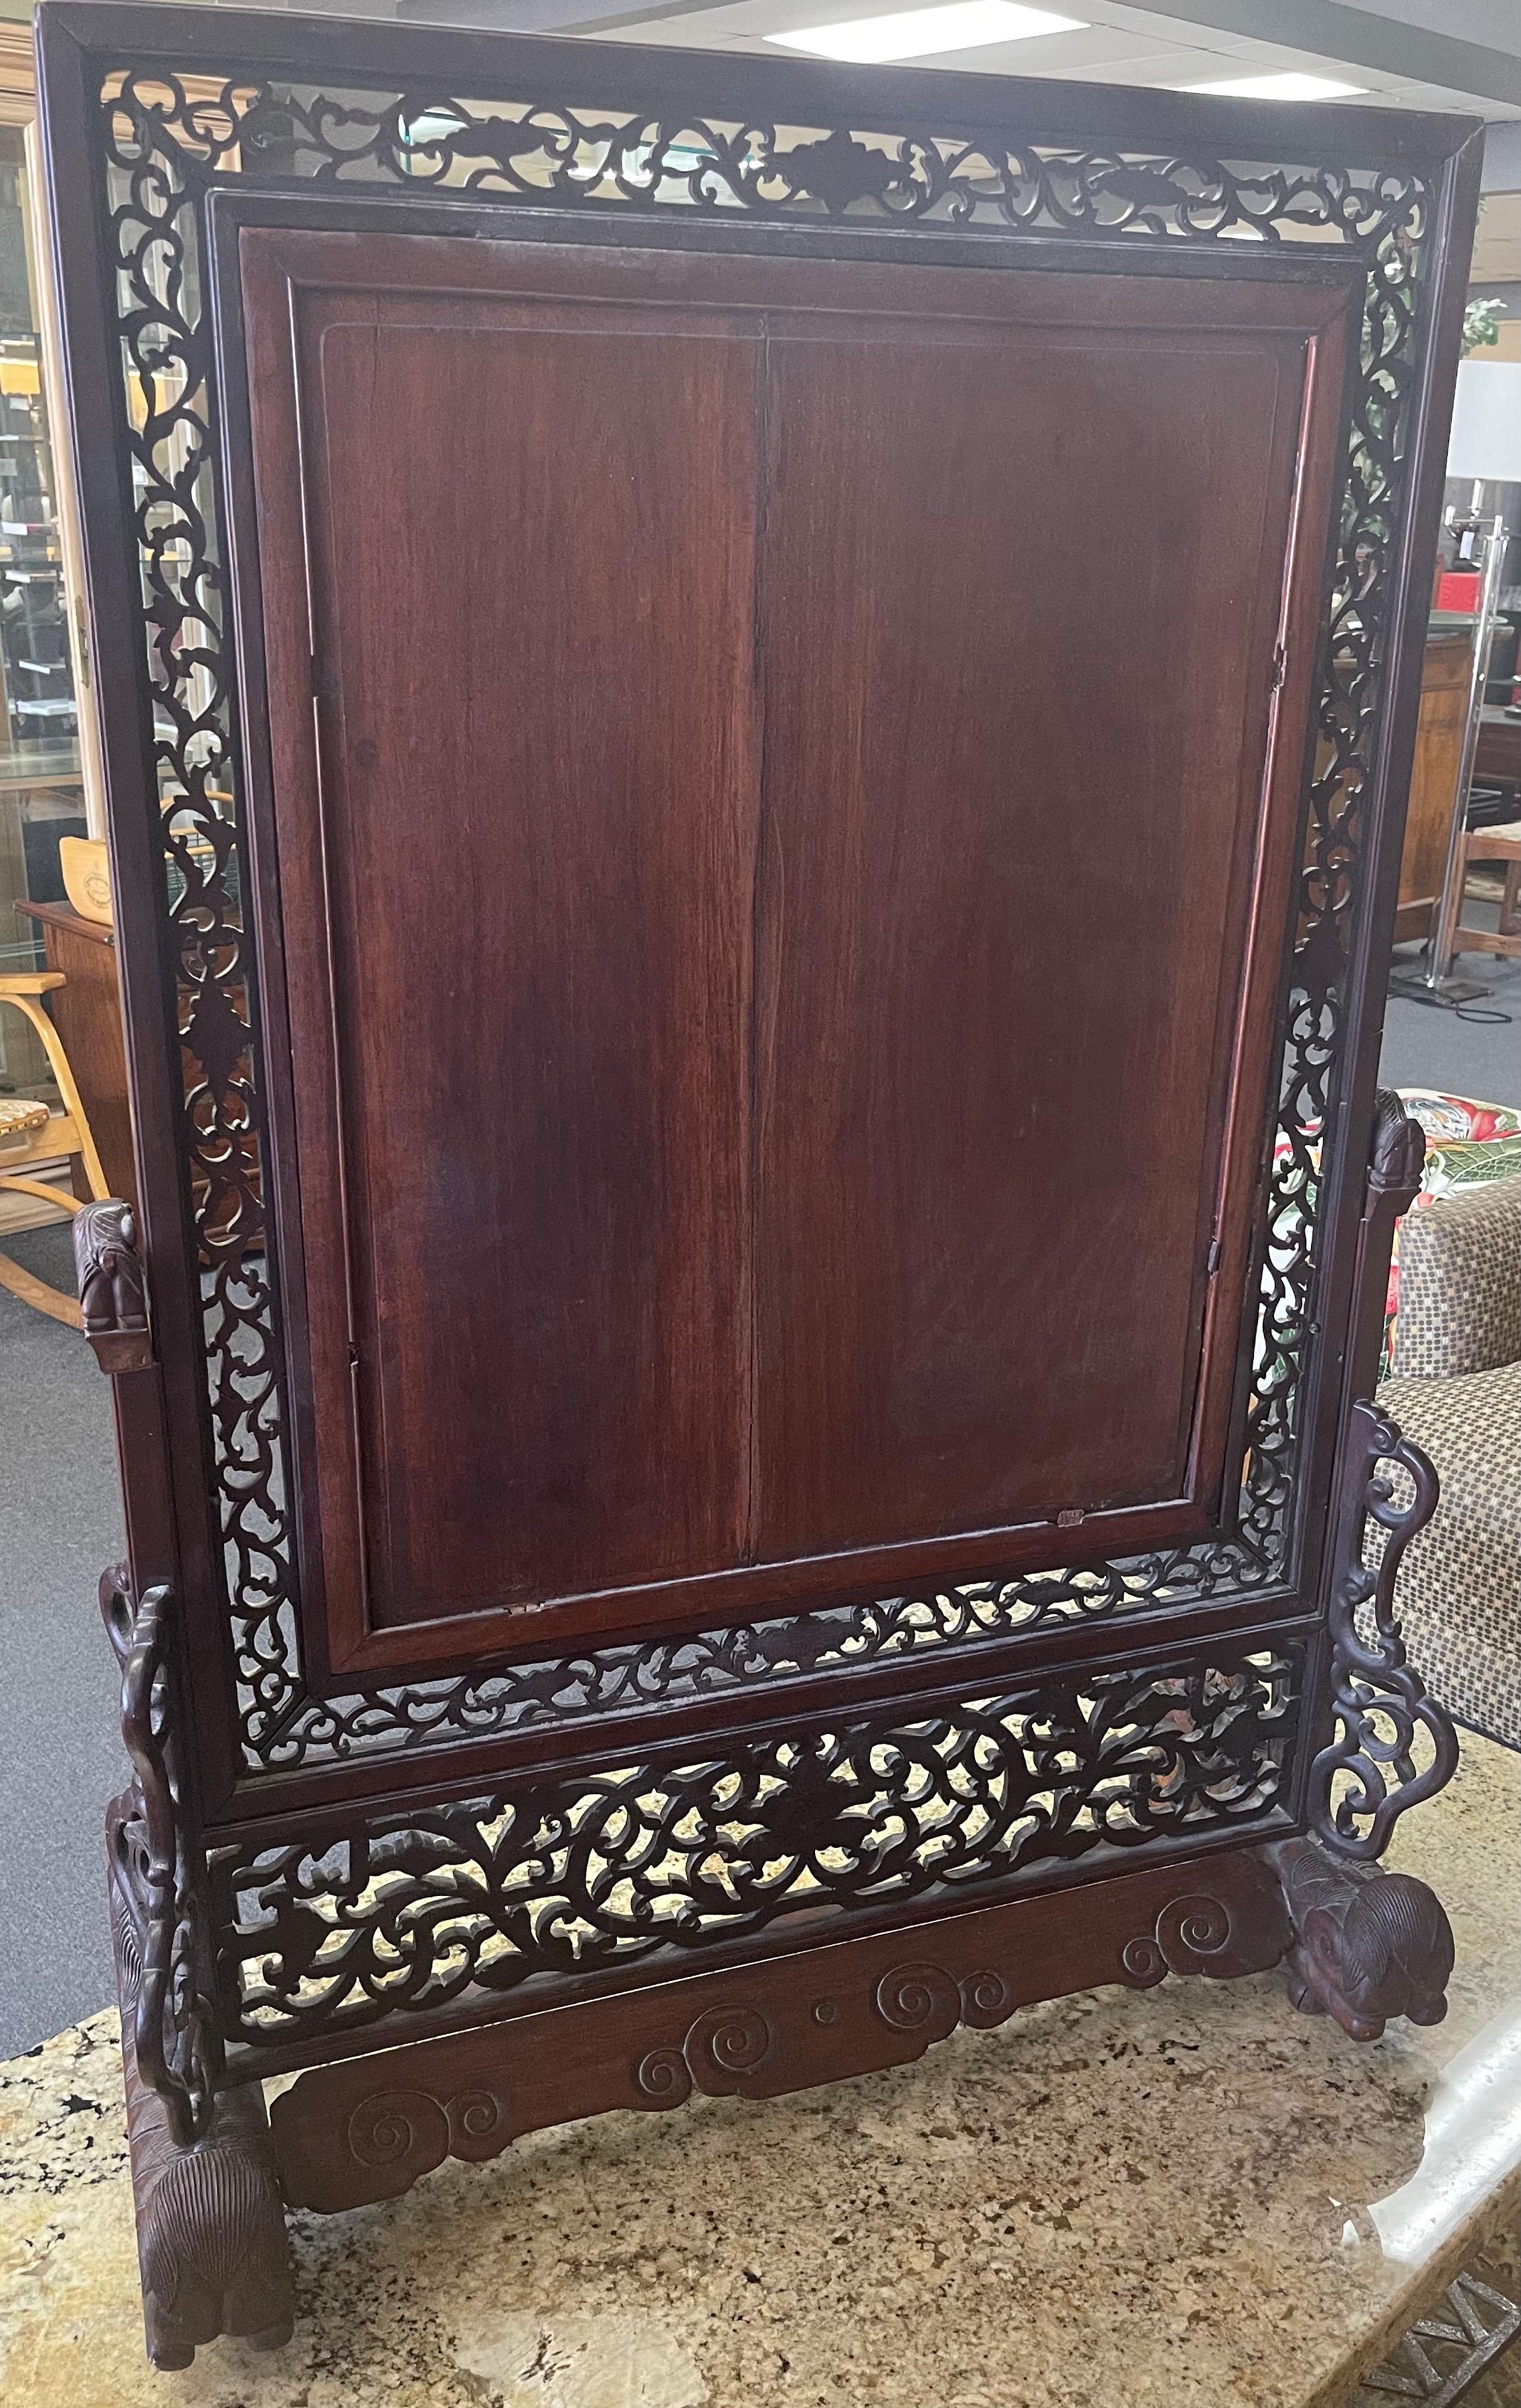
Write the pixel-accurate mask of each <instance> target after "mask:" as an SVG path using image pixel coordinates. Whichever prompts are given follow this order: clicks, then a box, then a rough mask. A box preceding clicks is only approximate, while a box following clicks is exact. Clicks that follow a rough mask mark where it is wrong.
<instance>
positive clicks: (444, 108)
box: [98, 61, 1433, 1772]
mask: <svg viewBox="0 0 1521 2408" xmlns="http://www.w3.org/2000/svg"><path fill="white" fill-rule="evenodd" d="M715 72H716V70H715ZM99 98H100V114H99V120H98V125H99V141H100V150H99V162H100V171H101V178H102V183H101V190H100V207H101V210H102V214H103V222H104V223H105V224H106V226H107V227H108V239H109V246H110V255H111V257H112V259H113V261H114V263H115V274H116V295H117V308H118V315H119V326H120V338H121V355H122V422H121V430H122V443H123V446H124V447H125V451H126V452H127V454H128V456H129V457H130V461H131V467H132V475H133V480H134V489H135V496H136V534H137V541H138V547H139V554H140V560H141V571H142V593H143V611H144V622H145V637H146V642H145V648H144V676H145V679H146V681H147V686H148V689H149V698H150V699H151V711H152V726H153V738H152V744H153V760H154V770H155V775H156V781H157V791H158V795H159V800H160V810H161V814H162V825H163V840H164V849H165V910H166V912H167V914H168V918H169V922H170V924H171V927H172V934H173V950H174V959H175V962H176V967H177V977H178V994H179V1031H180V1038H181V1042H182V1049H183V1059H184V1077H185V1111H184V1144H185V1157H186V1167H187V1176H188V1177H189V1179H190V1181H191V1183H192V1193H193V1196H194V1217H195V1224H196V1228H197V1233H198V1240H199V1245H200V1252H201V1260H202V1264H203V1266H204V1269H203V1287H204V1340H205V1352H206V1363H207V1375H208V1391H207V1393H208V1414H209V1422H210V1432H211V1441H212V1455H213V1458H214V1462H215V1467H216V1469H215V1485H216V1492H217V1505H218V1510H219V1512H220V1514H221V1518H222V1542H223V1549H224V1570H225V1581H226V1603H227V1611H228V1615H229V1622H230V1628H231V1633H232V1651H233V1656H234V1660H235V1667H236V1679H237V1688H238V1694H239V1703H240V1713H241V1724H242V1738H243V1752H244V1760H245V1763H246V1765H247V1767H248V1769H249V1770H251V1771H253V1772H258V1771H262V1770H289V1769H292V1768H294V1767H297V1766H300V1765H303V1764H308V1763H314V1762H321V1761H324V1760H325V1761H332V1760H334V1759H337V1758H344V1757H352V1756H356V1755H360V1754H364V1753H370V1752H378V1751H379V1752H383V1751H397V1750H408V1749H416V1748H419V1747H423V1746H425V1745H427V1744H428V1743H430V1742H439V1741H446V1740H452V1739H457V1738H459V1737H461V1736H468V1735H481V1734H486V1733H500V1732H503V1731H507V1730H509V1729H516V1728H521V1727H524V1726H525V1725H530V1724H532V1723H534V1722H535V1721H538V1720H542V1719H547V1718H550V1717H553V1718H555V1719H563V1718H565V1717H566V1716H567V1715H591V1714H595V1713H603V1712H607V1711H610V1710H615V1709H619V1708H624V1707H627V1706H630V1705H638V1704H647V1703H652V1702H654V1701H657V1700H663V1699H674V1698H691V1697H694V1696H697V1695H702V1694H711V1693H717V1692H721V1691H724V1690H725V1689H728V1688H732V1687H736V1686H739V1685H740V1684H753V1683H755V1682H760V1681H766V1680H768V1679H771V1678H773V1677H776V1676H779V1675H781V1676H785V1675H787V1674H790V1673H793V1672H796V1671H797V1670H811V1669H813V1668H815V1667H817V1666H820V1665H824V1664H828V1663H832V1662H836V1661H841V1660H849V1659H854V1660H860V1659H862V1658H874V1657H882V1656H893V1655H895V1654H898V1653H903V1652H907V1651H910V1650H920V1649H924V1648H927V1647H939V1646H948V1645H959V1644H962V1643H970V1642H975V1641H977V1640H979V1639H980V1638H983V1637H985V1636H991V1635H1007V1634H1008V1633H1010V1632H1012V1631H1018V1630H1020V1629H1024V1628H1031V1627H1037V1626H1039V1625H1041V1624H1048V1623H1052V1622H1055V1621H1058V1620H1062V1619H1073V1618H1078V1617H1101V1616H1107V1615H1112V1614H1116V1613H1121V1612H1123V1611H1125V1610H1126V1609H1130V1608H1133V1607H1136V1606H1138V1605H1144V1604H1149V1603H1153V1602H1156V1603H1161V1602H1169V1603H1184V1604H1187V1603H1190V1602H1198V1601H1202V1600H1205V1599H1209V1598H1218V1597H1221V1596H1227V1595H1228V1596H1236V1595H1242V1596H1244V1595H1250V1594H1253V1593H1258V1592H1260V1591H1262V1590H1263V1589H1264V1588H1267V1587H1270V1586H1271V1585H1272V1584H1274V1583H1275V1582H1279V1581H1282V1580H1283V1579H1284V1577H1285V1573H1286V1570H1287V1568H1288V1564H1289V1555H1290V1550H1291V1546H1292V1541H1293V1525H1294V1504H1295V1496H1296V1454H1297V1441H1298V1430H1299V1412H1300V1400H1301V1395H1302V1390H1303V1384H1304V1377H1305V1372H1306V1348H1307V1343H1308V1331H1309V1329H1310V1326H1311V1323H1312V1319H1313V1283H1314V1279H1315V1275H1316V1268H1317V1261H1318V1240H1319V1216H1318V1211H1317V1193H1316V1160H1315V1150H1316V1146H1317V1141H1318V1137H1319V1132H1320V1131H1321V1129H1322V1128H1323V1127H1324V1126H1326V1125H1328V1123H1329V1119H1330V1115H1331V1113H1332V1111H1334V1107H1335V1102H1336V1097H1337V1092H1338V1080H1339V1076H1340V1067H1341V1058H1342V1038H1343V1030H1344V998H1345V987H1346V977H1347V969H1348V964H1349V961H1350V958H1351V947H1352V941H1353V935H1354V928H1355V923H1356V915H1357V912H1358V910H1359V907H1360V900H1361V876H1360V871H1361V863H1362V853H1363V840H1364V828H1363V811H1364V800H1365V796H1366V795H1367V793H1368V791H1369V789H1370V783H1371V781H1372V779H1373V776H1374V774H1375V770H1376V766H1377V753H1378V750H1379V746H1380V744H1381V741H1382V728H1383V710H1384V699H1385V669H1386V666H1387V639H1388V624H1387V622H1388V609H1389V594H1390V578H1389V566H1390V562H1391V558H1392V556H1393V554H1394V553H1395V552H1397V550H1398V533H1399V527H1400V525H1401V523H1402V521H1403V517H1404V513H1405V510H1406V508H1407V504H1408V495H1407V491H1406V487H1407V482H1408V480H1407V477H1406V471H1405V454H1406V444H1407V434H1408V424H1407V422H1408V418H1409V402H1410V396H1411V394H1412V392H1413V386H1414V383H1415V380H1416V378H1417V376H1418V373H1419V370H1420V366H1421V361H1422V355H1423V346H1424V344H1425V342H1426V340H1427V335H1426V332H1425V318H1426V313H1425V312H1424V311H1423V310H1422V309H1421V308H1419V306H1418V302H1419V296H1420V293H1421V289H1422V278H1423V272H1424V261H1425V256H1426V243H1427V237H1428V232H1429V226H1430V219H1431V211H1432V202H1433V188H1432V186H1431V184H1430V182H1429V180H1428V179H1427V178H1426V177H1424V176H1423V175H1422V174H1421V173H1420V172H1418V171H1417V170H1416V169H1414V168H1413V167H1411V166H1410V165H1407V164H1404V163H1400V164H1398V165H1389V166H1387V167H1378V166H1347V167H1331V166H1326V165H1318V166H1306V167H1295V166H1286V165H1273V164H1254V163H1250V162H1247V163H1241V162H1225V161H1221V160H1218V159H1213V158H1210V157H1207V156H1198V157H1184V156H1174V155H1166V156H1163V155H1152V154H1148V153H1141V152H1131V151H1127V150H1079V149H1075V148H1070V147H1068V148H1063V147H1059V146H1054V145H1050V144H1042V143H1040V142H1033V141H1032V142H1025V143H1021V142H1018V141H1014V140H1012V139H1010V138H1009V137H1008V136H1004V135H1000V136H996V137H994V136H986V135H979V136H975V137H974V136H969V135H967V134H965V133H962V134H955V133H937V132H935V131H933V130H928V129H926V130H925V131H923V132H911V133H904V132H902V131H897V132H891V133H885V132H875V131H873V130H871V129H870V128H861V127H855V126H843V125H817V126H796V127H788V126H784V125H782V126H778V125H768V124H757V123H749V122H745V123H741V122H734V121H732V120H725V119H723V118H721V117H718V116H711V117H709V116H704V117H700V118H695V119H691V120H687V121H682V122H677V121H675V120H672V119H667V118H665V117H661V116H656V115H650V114H647V113H639V112H619V111H616V110H611V111H609V110H594V109H588V108H581V107H579V106H576V107H572V106H567V105H562V104H561V103H559V102H556V101H552V100H548V101H544V100H539V101H530V100H527V99H524V98H522V97H515V98H514V97H508V98H503V97H499V96H496V97H493V96H484V97H482V96H470V97H457V96H450V95H445V94H443V93H437V92H433V91H421V90H420V91H414V92H410V93H396V92H388V93H380V92H342V93H324V92H320V91H313V90H312V89H311V88H310V87H309V86H299V87H298V86H296V85H294V84H293V83H291V82H288V81H283V80H280V79H265V80H258V79H238V78H237V77H235V76H229V77H226V78H224V79H221V80H220V81H219V79H217V78H216V77H214V76H212V77H208V76H207V74H206V72H205V69H204V62H203V63H201V65H199V67H198V69H197V72H196V74H195V77H194V82H192V80H191V79H190V78H189V76H188V75H187V76H186V77H184V78H180V77H177V76H176V75H173V74H170V73H167V72H165V71H164V70H162V69H161V68H158V67H154V68H152V69H137V68H135V67H134V66H133V65H132V64H131V62H130V61H122V62H121V63H120V64H119V65H117V66H115V67H114V68H113V69H112V70H111V71H109V72H108V73H106V74H104V75H103V77H102V79H101V83H100V91H99ZM310 179H315V180H316V181H319V182H322V183H324V184H329V185H343V186H347V187H353V188H355V189H357V190H359V191H361V192H364V191H367V192H370V193H373V192H375V191H376V190H377V189H379V188H383V187H389V188H391V189H393V190H402V189H405V190H407V191H409V192H416V193H437V194H440V195H442V196H443V197H446V198H447V197H461V196H464V195H472V196H474V197H475V198H476V200H477V201H478V202H481V201H490V202H494V203H495V202H499V203H503V204H510V205H514V206H517V207H520V208H533V207H535V206H546V205H549V206H552V207H554V208H562V209H563V208H566V207H567V206H571V205H574V206H577V207H584V208H587V209H591V210H603V211H614V212H616V211H619V210H623V211H625V212H626V211H627V210H628V209H629V208H638V209H639V211H641V212H643V213H645V214H647V215H649V216H652V217H658V216H659V215H660V214H661V213H665V212H668V211H671V210H683V211H686V212H694V211H696V212H698V213H703V214H706V215H708V216H710V217H713V218H722V217H723V216H725V214H728V215H729V216H730V217H733V216H734V215H737V214H742V215H746V216H749V217H751V218H769V219H779V220H791V221H795V222H799V223H804V224H807V223H813V224H816V225H819V226H821V227H823V226H826V225H827V224H829V223H830V222H841V221H844V222H853V223H854V222H857V221H859V222H866V223H870V222H875V223H877V224H882V222H897V223H902V224H905V225H907V224H911V225H913V226H914V227H916V228H919V229H921V230H923V231H924V232H925V233H926V236H929V235H932V234H933V233H934V231H935V230H937V229H939V230H941V231H944V232H948V233H957V234H967V233H970V234H976V235H980V236H986V238H987V239H988V240H989V241H990V242H999V241H1001V242H1003V243H1006V244H1007V243H1008V242H1011V241H1016V242H1017V241H1020V240H1023V239H1025V238H1028V237H1040V238H1041V239H1042V240H1045V241H1049V240H1051V239H1053V238H1057V239H1079V238H1081V239H1085V240H1090V241H1091V240H1093V239H1094V238H1102V239H1105V240H1109V241H1113V242H1125V241H1149V242H1152V243H1169V244H1170V243H1175V244H1188V245H1194V246H1198V245H1203V246H1212V245H1215V246H1218V245H1227V246H1230V247H1231V250H1232V251H1233V252H1234V253H1235V254H1236V255H1238V256H1239V247H1240V246H1241V245H1242V244H1246V245H1255V246H1257V247H1258V248H1261V247H1263V246H1272V247H1278V248H1282V247H1284V246H1285V245H1290V244H1294V243H1298V242H1307V243H1315V244H1321V245H1330V246H1335V247H1336V248H1337V249H1338V250H1339V251H1340V252H1341V253H1342V255H1343V256H1346V255H1350V256H1352V257H1355V258H1356V260H1357V261H1358V263H1359V264H1360V265H1363V266H1364V267H1365V269H1366V271H1367V277H1368V284H1367V305H1366V313H1365V322H1364V330H1363V340H1362V350H1361V360H1360V371H1359V375H1358V378H1357V383H1356V395H1355V401H1354V408H1353V417H1352V430H1351V440H1350V445H1349V450H1348V454H1347V463H1346V474H1345V482H1344V488H1343V493H1342V506H1341V549H1340V565H1339V568H1338V571H1337V575H1336V580H1335V588H1334V596H1333V600H1332V603H1331V608H1330V611H1329V616H1328V619H1327V625H1326V627H1325V630H1324V633H1323V638H1322V645H1321V652H1320V661H1319V667H1318V671H1317V678H1318V685H1317V698H1316V713H1317V727H1318V734H1319V739H1320V742H1319V755H1318V757H1319V761H1320V765H1321V766H1320V767H1318V769H1317V772H1316V774H1315V777H1314V780H1313V791H1312V795H1311V797H1310V815H1311V841H1310V848H1309V853H1308V862H1309V866H1308V867H1307V869H1306V872H1305V876H1304V882H1303V892H1302V903H1301V910H1300V916H1299V929H1298V935H1297V949H1296V968H1295V972H1294V979H1293V986H1292V993H1291V996H1290V1005H1289V1011H1288V1014H1287V1020H1286V1026H1285V1032H1284V1045H1283V1052H1282V1057H1281V1066H1280V1080H1279V1089H1278V1092H1279V1096H1280V1105H1279V1111H1278V1120H1277V1125H1276V1132H1275V1140H1276V1142H1275V1154H1274V1170H1273V1175H1272V1179H1271V1183H1270V1190H1269V1194H1268V1203H1267V1225H1266V1229H1265V1231H1264V1233H1263V1242H1262V1248H1261V1261H1262V1271H1261V1294H1260V1302H1259V1309H1258V1325H1257V1342H1256V1360H1255V1369H1254V1371H1253V1375H1252V1391H1251V1397H1250V1403H1249V1422H1248V1443H1247V1448H1246V1453H1245V1463H1244V1471H1243V1479H1242V1485H1241V1498H1240V1511H1239V1516H1238V1521H1237V1527H1236V1529H1235V1531H1234V1533H1233V1535H1231V1536H1230V1537H1229V1538H1228V1539H1226V1540H1222V1541H1219V1542H1218V1543H1212V1544H1208V1545H1204V1546H1196V1547H1192V1548H1188V1549H1180V1550H1176V1551H1172V1552H1169V1553H1165V1554H1158V1555H1153V1556H1148V1557H1145V1558H1130V1559H1126V1560H1125V1561H1122V1562H1118V1563H1114V1564H1109V1565H1103V1566H1099V1567H1098V1568H1096V1569H1083V1570H1069V1569H1057V1570H1052V1571H1048V1572H1043V1573H1040V1574H1036V1575H1031V1576H1027V1577H1024V1578H1020V1579H1011V1580H1004V1581H985V1580H984V1581H979V1582H977V1583H975V1584H971V1585H964V1584H954V1583H953V1584H941V1585H937V1586H934V1587H931V1588H928V1589H926V1590H923V1591H920V1592H916V1593H914V1594H912V1595H909V1596H905V1597H901V1598H892V1599H887V1600H882V1601H878V1602H875V1603H871V1604H868V1605H864V1606H858V1607H853V1608H850V1609H844V1610H836V1611H831V1612H825V1613H817V1614H813V1615H810V1616H804V1617H797V1616H796V1615H790V1616H785V1617H777V1618H765V1617H763V1618H762V1619H760V1620H759V1621H757V1622H756V1623H755V1624H754V1625H753V1626H752V1627H749V1628H747V1629H744V1630H741V1631H739V1632H733V1633H725V1634H707V1635H704V1636H701V1637H698V1638H695V1639H690V1640H683V1641H679V1642H672V1641H661V1642H656V1643H652V1644H645V1645H640V1646H623V1647H608V1648H605V1649H601V1650H598V1651H596V1652H595V1653H588V1654H585V1655H582V1656H577V1657H575V1658H573V1659H567V1660H561V1661H546V1662H541V1663H537V1664H530V1665H527V1666H516V1667H510V1668H505V1669H501V1670H494V1671H491V1672H488V1673H485V1674H480V1673H476V1674H472V1675H470V1676H468V1677H462V1678H459V1679H452V1680H444V1681H432V1682H412V1683H402V1684H392V1685H387V1686H382V1687H377V1688H374V1689H368V1690H364V1691H353V1692H351V1693H349V1694H345V1695H342V1696H339V1697H333V1698H323V1697H320V1696H318V1695H316V1694H315V1693H313V1692H312V1691H311V1690H310V1689H309V1687H308V1685H307V1683H306V1681H305V1678H304V1676H303V1671H302V1665H301V1652H300V1644H299V1637H298V1628H297V1611H296V1597H295V1589H294V1582H295V1570H294V1554H293V1545H292V1531H291V1527H290V1520H289V1514H288V1498H289V1493H290V1492H289V1484H288V1480H287V1476H286V1435H285V1433H286V1430H287V1426H288V1424H287V1416H286V1408H285V1402H284V1395H283V1381H284V1370H283V1361H282V1352H281V1332H280V1312H279V1298H278V1295H277V1293H276V1289H275V1285H274V1283H273V1281H272V1279H271V1276H270V1272H269V1268H268V1259H267V1256H266V1254H265V1245H264V1226H263V1201H262V1197H263V1187H264V1177H263V1162H262V1149H263V1143H264V1122H263V1107H262V1100H261V1097H262V1081H261V1069H260V1034H259V1029H258V1025H257V1017H256V1002H255V996H254V976H253V971H254V965H253V963H252V961H251V957H250V942H249V938H248V934H247V931H246V928H245V918H244V909H243V900H242V898H243V896H244V894H245V892H246V878H247V870H246V861H245V849H244V848H245V839H244V830H243V824H242V815H241V803H240V788H241V769H240V765H239V761H238V757H237V739H236V735H235V730H234V724H233V717H232V694H233V665H232V661H231V658H230V646H229V641H228V638H227V634H226V630H225V627H224V621H223V607H224V606H223V594H222V577H221V560H222V527H223V523H224V512H223V505H222V496H221V495H220V493H219V489H218V477H219V471H218V465H217V454H216V429H215V426H214V424H213V423H212V402H211V397H210V381H209V377H208V367H209V343H210V330H209V326H208V316H207V309H206V299H205V294H206V270H205V250H204V243H205V232H206V203H207V198H208V194H209V193H210V192H211V191H212V190H213V189H214V188H215V187H218V186H234V187H239V186H240V187H245V188H246V187H249V186H251V185H253V186H259V185H263V186H265V187H269V188H277V187H280V186H282V185H283V186H284V187H285V188H286V189H290V188H291V186H292V185H293V183H294V184H296V185H299V184H300V183H302V182H303V181H307V180H310ZM928 255H933V254H932V253H930V254H928Z"/></svg>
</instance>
